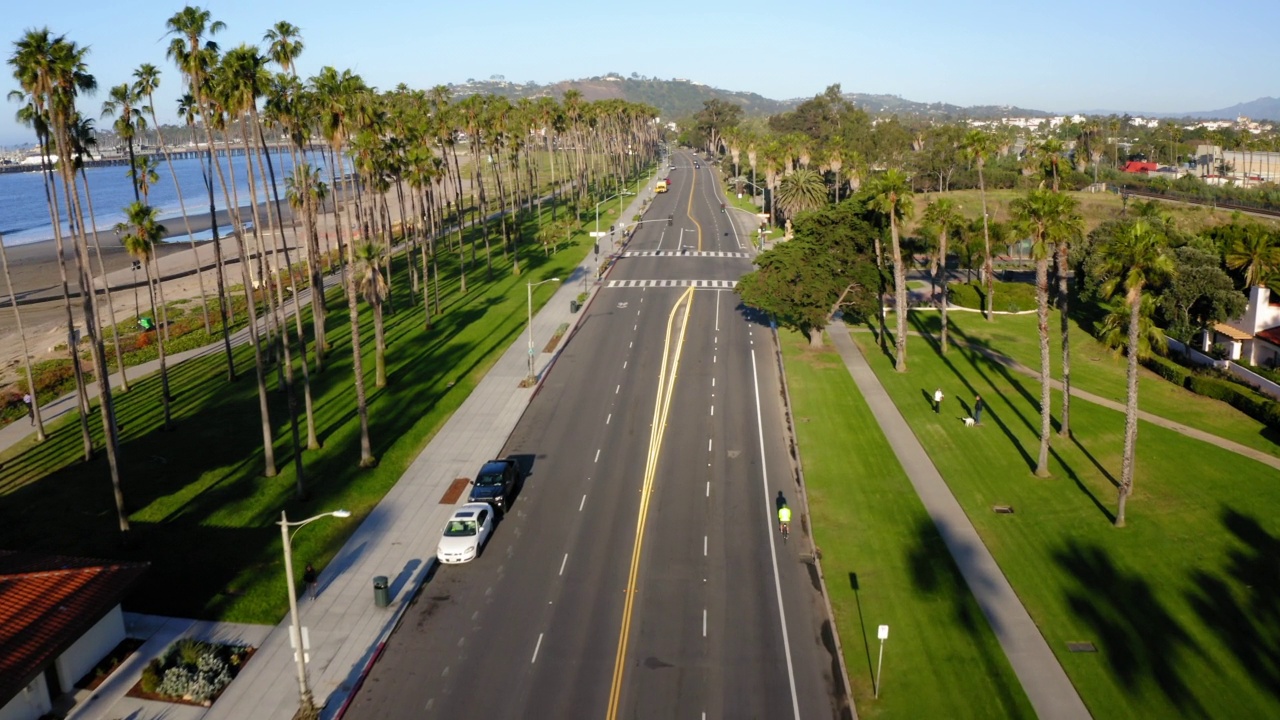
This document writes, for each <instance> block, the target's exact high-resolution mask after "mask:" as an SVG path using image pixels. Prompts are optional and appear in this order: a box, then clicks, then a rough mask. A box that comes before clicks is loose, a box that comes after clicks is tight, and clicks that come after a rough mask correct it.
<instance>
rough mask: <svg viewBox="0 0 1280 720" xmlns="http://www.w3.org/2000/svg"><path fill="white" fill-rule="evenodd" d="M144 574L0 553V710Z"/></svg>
mask: <svg viewBox="0 0 1280 720" xmlns="http://www.w3.org/2000/svg"><path fill="white" fill-rule="evenodd" d="M146 570H147V563H117V562H112V561H109V560H91V559H88V558H74V557H62V556H50V555H33V554H28V553H20V552H13V551H8V550H0V706H3V705H4V704H6V703H8V702H9V700H11V699H13V697H14V696H16V695H17V694H18V693H19V692H21V691H22V688H24V687H26V686H27V685H28V684H30V683H31V681H32V680H34V679H35V678H36V677H37V676H39V675H40V673H42V672H44V670H45V668H46V667H48V666H49V665H50V664H51V663H52V662H53V661H54V660H55V659H57V657H58V655H60V654H61V653H62V652H64V651H65V650H66V649H67V648H69V647H71V645H72V644H73V643H74V642H75V641H76V640H79V639H80V636H81V635H83V634H84V633H85V631H87V630H88V629H89V628H91V627H93V625H94V624H95V623H97V622H98V621H99V620H101V619H102V618H103V617H105V616H106V614H107V613H108V612H110V611H111V609H112V608H114V607H115V606H116V605H119V604H120V601H121V600H122V599H124V596H125V593H127V592H128V591H129V588H130V587H132V586H133V584H134V583H135V582H137V580H138V578H139V577H141V576H142V573H144V572H146ZM73 682H74V680H73Z"/></svg>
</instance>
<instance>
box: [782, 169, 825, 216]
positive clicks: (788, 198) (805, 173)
mask: <svg viewBox="0 0 1280 720" xmlns="http://www.w3.org/2000/svg"><path fill="white" fill-rule="evenodd" d="M777 204H778V209H780V210H782V211H783V212H784V213H786V215H787V217H788V218H794V217H795V216H796V215H798V214H800V213H802V212H805V211H806V210H817V209H818V208H820V207H822V206H823V205H826V204H827V184H826V183H825V182H823V180H822V175H820V174H819V173H817V172H814V171H813V170H809V169H808V168H801V169H799V170H796V171H795V172H793V173H791V174H790V175H787V176H785V177H783V178H782V180H781V181H780V182H779V183H778V196H777Z"/></svg>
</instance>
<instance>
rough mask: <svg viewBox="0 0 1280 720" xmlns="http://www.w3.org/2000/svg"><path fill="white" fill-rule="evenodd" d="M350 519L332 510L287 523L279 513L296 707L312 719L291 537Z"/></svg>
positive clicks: (343, 512) (313, 707) (347, 512)
mask: <svg viewBox="0 0 1280 720" xmlns="http://www.w3.org/2000/svg"><path fill="white" fill-rule="evenodd" d="M326 517H336V518H345V517H351V511H350V510H334V511H333V512H327V513H321V514H319V515H316V516H315V517H309V518H307V519H306V520H302V521H299V522H289V518H288V516H287V515H285V511H283V510H281V511H280V540H281V541H282V542H283V543H284V580H285V585H286V586H288V588H289V619H290V621H291V624H292V626H293V627H292V630H293V636H294V639H295V641H296V644H297V651H298V654H297V655H296V656H295V659H296V660H297V661H298V706H299V711H300V712H301V713H302V714H303V715H304V716H306V717H314V716H315V714H316V703H315V700H314V699H312V697H311V688H308V687H307V665H306V660H305V658H304V657H303V655H304V652H305V649H304V648H303V646H302V619H301V618H299V617H298V589H297V588H296V587H294V582H293V545H292V543H293V535H294V534H296V533H297V532H298V531H297V528H301V527H302V526H303V525H306V524H307V523H309V522H312V521H315V520H319V519H320V518H326ZM289 528H295V530H294V531H293V533H292V534H291V533H290V532H289Z"/></svg>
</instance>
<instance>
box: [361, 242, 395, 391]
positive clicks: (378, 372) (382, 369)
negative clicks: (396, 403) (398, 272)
mask: <svg viewBox="0 0 1280 720" xmlns="http://www.w3.org/2000/svg"><path fill="white" fill-rule="evenodd" d="M384 257H385V256H384V254H383V250H382V248H381V247H378V244H377V243H372V242H366V243H361V244H360V246H359V247H357V248H356V261H357V262H358V263H359V264H358V265H357V268H356V276H357V277H358V278H359V279H360V280H359V281H360V294H361V295H363V296H364V299H365V302H367V303H369V306H370V307H372V308H373V331H374V338H375V351H374V356H373V357H374V360H373V366H374V378H375V379H374V384H375V385H377V386H378V387H386V384H387V360H386V356H387V344H386V339H385V337H384V335H383V327H382V303H383V302H385V301H386V299H387V295H388V294H389V292H390V289H389V288H388V286H387V280H386V278H384V277H383V276H382V262H383V259H384Z"/></svg>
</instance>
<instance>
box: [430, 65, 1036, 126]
mask: <svg viewBox="0 0 1280 720" xmlns="http://www.w3.org/2000/svg"><path fill="white" fill-rule="evenodd" d="M450 88H451V89H452V90H453V92H454V93H455V94H456V95H474V94H479V93H490V94H493V95H502V96H505V97H508V98H510V99H512V100H516V99H519V98H525V97H529V98H532V97H542V96H547V95H549V96H551V97H556V98H560V97H563V96H564V93H565V91H567V90H577V91H578V92H581V93H582V96H583V97H584V98H586V99H587V100H604V99H607V98H621V99H624V100H629V101H631V102H641V103H647V104H649V105H652V106H654V107H655V108H657V109H658V111H659V112H660V113H662V116H663V117H664V118H680V117H687V116H689V115H692V114H693V113H696V112H697V111H699V110H701V109H702V104H703V102H705V101H707V100H712V99H718V100H724V101H726V102H731V103H733V104H735V105H738V106H740V107H741V108H742V112H743V114H745V115H748V116H767V115H776V114H777V113H781V112H787V111H788V110H793V109H795V107H796V106H797V105H799V104H800V103H802V102H804V101H805V100H808V99H809V98H793V99H790V100H772V99H770V98H767V97H764V96H762V95H759V94H757V93H752V92H741V91H736V90H724V89H721V88H715V87H711V86H710V85H704V84H702V83H699V82H694V81H692V80H686V79H673V80H662V79H659V78H647V77H640V76H632V77H624V76H622V75H618V74H616V73H611V74H608V75H603V76H598V77H591V78H583V79H579V80H565V81H562V82H558V83H551V84H548V85H540V84H538V83H513V82H508V81H506V80H505V79H502V78H500V77H494V78H491V79H489V80H468V81H467V82H466V83H460V84H456V85H450ZM844 97H845V99H847V100H848V101H849V102H851V103H853V104H854V105H856V106H858V107H860V108H862V109H863V110H866V111H867V112H868V113H870V114H872V115H903V116H912V117H932V118H939V119H941V118H946V117H950V118H962V117H964V118H979V119H985V118H998V117H1040V116H1045V115H1048V114H1049V113H1046V112H1043V111H1040V110H1024V109H1022V108H1016V107H1009V106H996V105H984V106H978V107H961V106H959V105H950V104H947V103H919V102H913V101H911V100H904V99H903V98H901V97H898V96H896V95H873V94H865V93H845V94H844Z"/></svg>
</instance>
